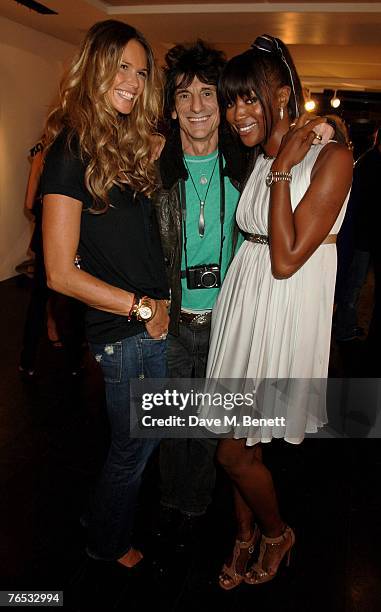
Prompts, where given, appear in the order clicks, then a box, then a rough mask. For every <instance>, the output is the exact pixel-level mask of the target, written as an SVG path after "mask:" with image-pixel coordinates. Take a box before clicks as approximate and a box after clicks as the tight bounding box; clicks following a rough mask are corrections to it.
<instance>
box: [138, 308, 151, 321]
mask: <svg viewBox="0 0 381 612" xmlns="http://www.w3.org/2000/svg"><path fill="white" fill-rule="evenodd" d="M139 317H140V318H141V319H143V321H146V320H147V319H150V318H151V317H152V308H151V307H150V306H140V308H139Z"/></svg>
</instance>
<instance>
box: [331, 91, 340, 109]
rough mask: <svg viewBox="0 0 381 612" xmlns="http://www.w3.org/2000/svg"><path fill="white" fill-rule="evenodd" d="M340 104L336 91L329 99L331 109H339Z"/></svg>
mask: <svg viewBox="0 0 381 612" xmlns="http://www.w3.org/2000/svg"><path fill="white" fill-rule="evenodd" d="M340 104H341V100H340V98H338V97H337V90H336V91H335V93H334V94H333V96H332V98H331V106H332V108H339V106H340Z"/></svg>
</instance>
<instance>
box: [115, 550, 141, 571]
mask: <svg viewBox="0 0 381 612" xmlns="http://www.w3.org/2000/svg"><path fill="white" fill-rule="evenodd" d="M142 559H143V555H142V553H141V552H140V550H136V548H130V550H129V551H128V552H126V554H125V555H123V557H120V559H118V563H120V564H121V565H124V566H125V567H135V565H137V564H138V563H139V561H141V560H142Z"/></svg>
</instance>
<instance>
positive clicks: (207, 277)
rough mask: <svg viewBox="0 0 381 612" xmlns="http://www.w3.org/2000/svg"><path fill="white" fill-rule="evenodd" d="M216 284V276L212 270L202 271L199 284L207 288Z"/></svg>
mask: <svg viewBox="0 0 381 612" xmlns="http://www.w3.org/2000/svg"><path fill="white" fill-rule="evenodd" d="M216 284H217V277H216V275H215V274H214V272H210V271H209V270H208V272H204V274H203V275H202V276H201V285H202V286H203V287H207V288H208V289H209V288H210V287H215V286H216Z"/></svg>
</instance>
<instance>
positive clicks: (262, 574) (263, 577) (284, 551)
mask: <svg viewBox="0 0 381 612" xmlns="http://www.w3.org/2000/svg"><path fill="white" fill-rule="evenodd" d="M294 544H295V534H294V532H293V530H292V529H291V527H288V525H287V526H286V528H285V530H284V531H283V533H282V534H281V535H280V536H279V537H278V538H268V537H267V536H265V535H262V538H261V545H260V549H259V557H258V561H257V562H256V563H254V565H253V566H252V567H251V568H250V570H249V571H248V572H247V573H246V576H245V578H244V580H245V582H246V583H247V584H262V583H263V582H269V581H270V580H272V579H273V578H275V576H276V574H277V572H278V569H279V566H280V564H281V563H282V561H283V559H284V558H285V557H286V565H287V567H288V566H289V565H290V555H291V549H292V547H293V546H294ZM275 548H278V550H279V549H280V551H281V553H280V556H279V560H278V559H275V562H274V563H273V566H272V567H271V571H265V570H264V569H263V558H264V556H265V554H266V551H268V550H271V549H273V550H275ZM286 555H287V556H286ZM269 561H270V566H271V558H270V559H269ZM268 569H269V570H270V568H268Z"/></svg>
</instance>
